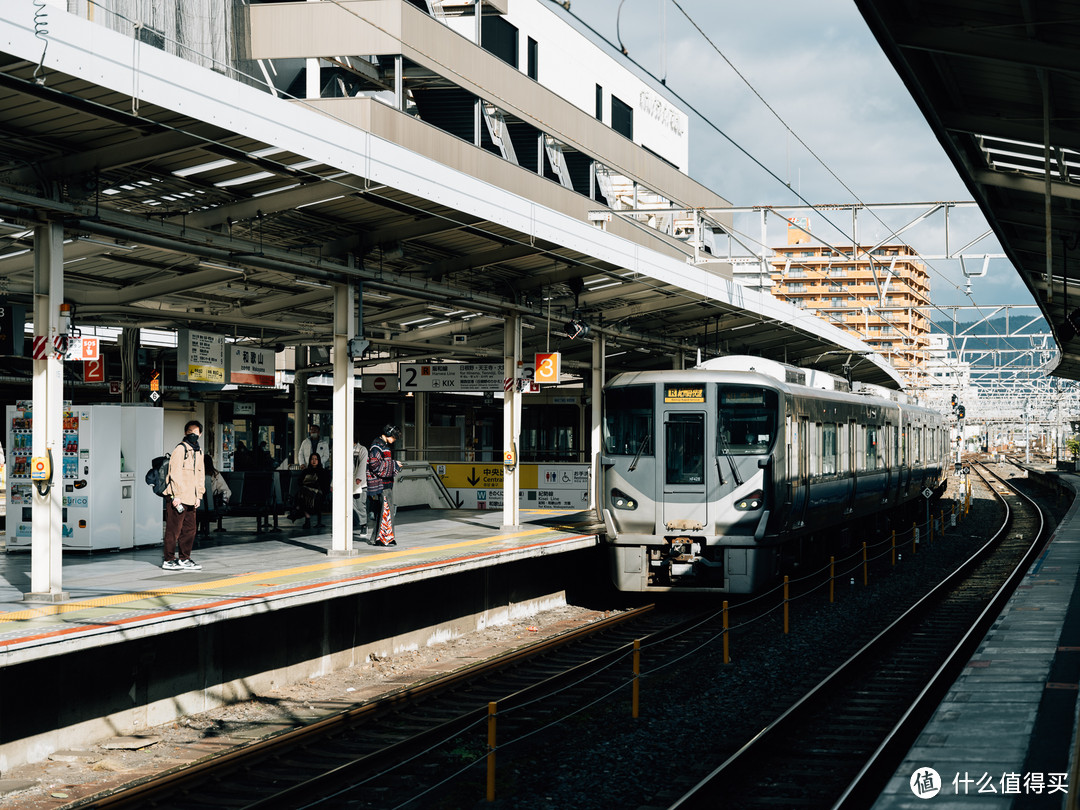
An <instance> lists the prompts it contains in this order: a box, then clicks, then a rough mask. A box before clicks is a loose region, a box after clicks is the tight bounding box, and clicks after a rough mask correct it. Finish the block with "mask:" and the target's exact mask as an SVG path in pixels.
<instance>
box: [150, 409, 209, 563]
mask: <svg viewBox="0 0 1080 810" xmlns="http://www.w3.org/2000/svg"><path fill="white" fill-rule="evenodd" d="M201 435H202V424H201V423H200V422H198V421H196V420H194V419H192V420H191V421H190V422H188V423H187V424H186V425H184V438H183V439H182V440H181V441H180V442H179V444H177V445H176V447H175V448H173V451H172V453H171V454H170V455H169V485H168V486H167V487H166V488H165V497H166V499H167V500H166V506H165V561H164V562H163V563H162V564H161V567H162V568H164V569H165V570H166V571H198V570H200V569H202V566H201V565H199V564H198V563H197V562H195V561H194V560H193V559H191V549H192V547H193V546H194V545H195V530H196V525H197V524H196V520H195V509H196V507H197V506H198V505H199V502H200V501H201V500H202V497H203V494H204V493H205V492H206V472H205V468H204V466H203V454H202V450H201V449H200V447H199V437H200V436H201ZM177 552H179V558H177Z"/></svg>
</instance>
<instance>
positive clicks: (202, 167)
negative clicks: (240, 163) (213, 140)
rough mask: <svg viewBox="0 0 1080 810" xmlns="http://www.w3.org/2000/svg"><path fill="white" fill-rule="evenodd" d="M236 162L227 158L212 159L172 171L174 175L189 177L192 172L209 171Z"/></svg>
mask: <svg viewBox="0 0 1080 810" xmlns="http://www.w3.org/2000/svg"><path fill="white" fill-rule="evenodd" d="M235 163H236V161H235V160H229V159H227V158H225V159H222V160H212V161H210V162H209V163H200V164H198V165H197V166H188V167H187V168H186V169H177V170H176V171H175V172H173V176H174V177H190V176H191V175H193V174H199V173H200V172H210V171H213V170H214V169H224V168H225V167H226V166H232V165H234V164H235Z"/></svg>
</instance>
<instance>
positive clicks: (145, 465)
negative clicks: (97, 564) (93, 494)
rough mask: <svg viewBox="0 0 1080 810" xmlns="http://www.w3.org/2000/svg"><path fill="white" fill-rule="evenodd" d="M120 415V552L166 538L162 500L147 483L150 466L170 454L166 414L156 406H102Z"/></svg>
mask: <svg viewBox="0 0 1080 810" xmlns="http://www.w3.org/2000/svg"><path fill="white" fill-rule="evenodd" d="M97 407H101V408H115V409H118V410H119V411H120V430H121V437H120V453H121V456H120V463H121V468H120V469H121V478H122V479H123V480H122V483H121V489H120V495H121V505H122V507H123V509H124V515H123V517H124V518H125V524H124V540H123V542H126V544H127V545H126V546H125V545H121V546H120V547H121V548H131V547H132V546H133V545H134V546H152V545H156V544H158V543H160V542H161V540H162V537H164V535H165V528H164V523H163V522H162V520H163V518H162V514H163V512H162V499H161V496H160V495H155V494H154V490H153V489H151V488H150V485H149V484H147V483H146V481H145V480H144V478H145V476H146V471H147V470H149V469H150V462H151V461H152V460H153V459H155V458H157V457H158V456H160V455H163V454H165V453H167V452H169V451H170V450H171V448H165V447H164V446H163V445H164V442H165V438H164V436H165V412H164V411H163V410H162V409H161V408H156V407H154V406H153V405H101V406H97Z"/></svg>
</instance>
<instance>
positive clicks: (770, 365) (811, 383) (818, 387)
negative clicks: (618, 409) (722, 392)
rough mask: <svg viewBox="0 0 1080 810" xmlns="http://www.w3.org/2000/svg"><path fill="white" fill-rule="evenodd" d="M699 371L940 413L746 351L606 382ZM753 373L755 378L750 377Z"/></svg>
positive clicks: (875, 389) (792, 390)
mask: <svg viewBox="0 0 1080 810" xmlns="http://www.w3.org/2000/svg"><path fill="white" fill-rule="evenodd" d="M701 372H720V373H719V374H709V375H708V376H709V378H710V379H714V380H716V381H722V380H723V379H725V374H724V372H730V373H731V374H733V375H746V380H745V381H746V382H751V381H753V382H760V383H761V384H765V385H768V384H770V383H773V384H775V387H777V388H779V389H781V390H785V391H787V392H789V393H793V394H798V393H800V389H803V391H805V389H808V388H809V389H813V390H814V391H816V392H822V394H823V395H836V398H837V399H846V400H848V401H850V397H852V396H853V395H854V396H856V397H859V398H864V399H872V400H878V401H879V402H881V401H883V402H886V403H890V404H892V405H894V406H898V407H900V408H902V409H903V410H904V411H906V412H908V413H916V412H922V413H925V414H934V415H937V416H941V414H940V413H938V412H937V411H935V410H933V409H931V408H926V407H924V406H921V405H918V404H917V403H915V402H912V401H910V400H909V399H908V397H907V395H906V394H904V393H902V392H900V391H892V390H890V389H888V388H883V387H881V386H879V385H871V384H868V383H859V382H855V383H848V381H847V380H845V379H844V378H843V377H839V376H837V375H835V374H830V373H828V372H825V371H820V370H818V369H811V368H800V367H798V366H793V365H790V364H787V363H780V362H778V361H776V360H769V359H766V358H764V357H751V356H748V355H728V356H725V357H715V358H712V359H710V360H706V361H704V362H703V363H700V364H698V365H697V366H694V367H693V368H690V369H682V370H678V369H668V370H661V371H638V372H626V373H623V374H619V375H618V376H616V377H615V378H613V379H612V380H611V382H610V383H609V384H611V383H615V384H620V385H627V384H633V383H634V382H661V381H664V380H670V381H674V380H676V379H680V378H682V379H691V378H693V377H696V376H699V375H700V374H701ZM755 377H756V378H757V379H756V380H754V379H753V378H755ZM727 379H730V378H727ZM829 398H830V399H832V398H833V396H829Z"/></svg>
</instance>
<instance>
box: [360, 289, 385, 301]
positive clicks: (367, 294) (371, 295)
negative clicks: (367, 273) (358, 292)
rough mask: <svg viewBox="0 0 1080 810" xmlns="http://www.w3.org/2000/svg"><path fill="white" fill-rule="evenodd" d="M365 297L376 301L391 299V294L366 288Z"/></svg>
mask: <svg viewBox="0 0 1080 810" xmlns="http://www.w3.org/2000/svg"><path fill="white" fill-rule="evenodd" d="M364 298H371V299H373V300H375V301H389V300H390V298H391V296H389V295H387V294H386V293H381V292H369V291H368V290H364Z"/></svg>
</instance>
